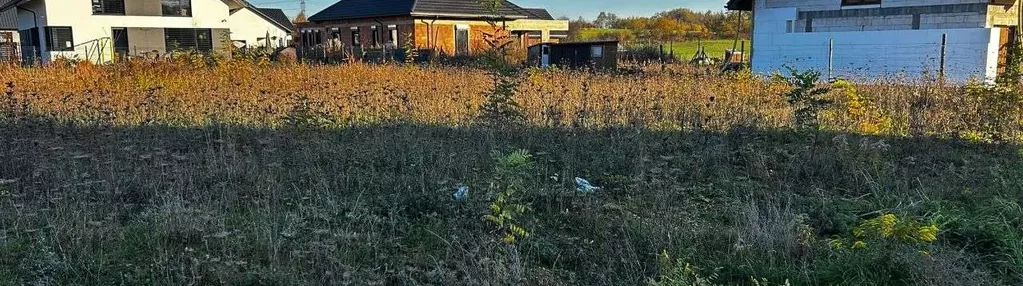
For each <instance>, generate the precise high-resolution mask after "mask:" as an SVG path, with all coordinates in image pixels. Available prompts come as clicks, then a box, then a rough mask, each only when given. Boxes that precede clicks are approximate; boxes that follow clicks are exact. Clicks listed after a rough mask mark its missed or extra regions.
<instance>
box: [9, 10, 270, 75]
mask: <svg viewBox="0 0 1023 286" xmlns="http://www.w3.org/2000/svg"><path fill="white" fill-rule="evenodd" d="M3 2H6V3H3ZM0 3H3V4H0V12H4V11H8V10H16V11H17V17H18V21H17V22H18V29H19V30H20V34H21V42H22V43H21V46H22V55H23V58H24V59H26V60H29V61H35V60H39V61H41V62H49V61H52V60H54V59H56V58H61V57H63V58H74V59H81V60H89V61H93V62H98V63H105V62H110V61H112V60H115V59H117V58H119V57H123V56H140V57H156V56H160V55H163V54H166V53H168V52H170V51H179V50H195V51H199V52H203V53H216V54H221V55H230V44H231V40H232V34H231V30H232V29H231V28H232V26H235V27H238V28H236V29H239V30H243V31H244V32H245V33H249V31H260V32H263V34H264V35H265V34H266V33H267V32H268V31H267V30H265V29H263V28H264V27H265V26H266V25H267V22H271V21H272V22H273V23H275V24H280V23H276V21H275V20H270V19H268V17H267V18H264V17H260V19H262V20H259V21H256V20H252V19H247V20H239V21H234V22H232V21H231V20H232V19H231V18H232V11H242V10H245V9H255V8H254V7H252V5H250V4H249V3H248V2H246V1H244V0H0ZM257 14H258V15H262V14H261V13H257ZM239 19H242V18H241V17H239ZM245 21H250V23H249V24H248V25H246V24H245ZM280 25H282V26H283V24H280ZM247 27H248V29H246V28H247ZM275 33H276V32H275Z"/></svg>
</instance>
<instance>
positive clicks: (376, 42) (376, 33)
mask: <svg viewBox="0 0 1023 286" xmlns="http://www.w3.org/2000/svg"><path fill="white" fill-rule="evenodd" d="M373 46H374V47H377V46H380V29H378V28H377V26H373Z"/></svg>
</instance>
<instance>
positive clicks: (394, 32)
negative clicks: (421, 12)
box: [387, 25, 398, 47]
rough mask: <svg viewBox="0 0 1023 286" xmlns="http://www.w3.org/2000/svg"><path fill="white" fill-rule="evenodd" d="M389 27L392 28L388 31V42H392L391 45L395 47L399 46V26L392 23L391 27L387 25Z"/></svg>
mask: <svg viewBox="0 0 1023 286" xmlns="http://www.w3.org/2000/svg"><path fill="white" fill-rule="evenodd" d="M387 29H389V30H390V31H389V33H388V39H387V42H389V43H391V45H394V46H395V47H397V46H398V26H394V25H391V26H390V27H387Z"/></svg>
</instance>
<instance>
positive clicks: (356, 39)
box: [352, 28, 362, 46]
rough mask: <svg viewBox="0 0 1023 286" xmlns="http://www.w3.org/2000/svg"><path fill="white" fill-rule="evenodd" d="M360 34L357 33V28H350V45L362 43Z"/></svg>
mask: <svg viewBox="0 0 1023 286" xmlns="http://www.w3.org/2000/svg"><path fill="white" fill-rule="evenodd" d="M361 39H362V37H361V35H359V28H352V46H359V45H362V41H360V40H361Z"/></svg>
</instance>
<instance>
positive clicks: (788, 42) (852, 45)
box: [752, 8, 998, 81]
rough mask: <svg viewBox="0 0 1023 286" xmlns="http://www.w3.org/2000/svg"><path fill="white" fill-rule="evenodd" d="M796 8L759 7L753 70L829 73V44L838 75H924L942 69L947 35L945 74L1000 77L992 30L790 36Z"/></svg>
mask: <svg viewBox="0 0 1023 286" xmlns="http://www.w3.org/2000/svg"><path fill="white" fill-rule="evenodd" d="M796 14H797V10H796V9H795V8H775V9H758V10H757V11H756V15H755V22H756V23H755V28H754V34H753V45H754V46H753V60H752V65H753V69H754V70H755V71H758V72H763V73H771V72H774V71H779V70H780V71H785V70H786V67H787V66H788V67H794V68H797V69H800V70H808V69H813V70H818V71H821V72H822V73H824V74H827V72H828V62H829V53H828V51H829V40H832V39H833V40H834V50H833V54H832V57H831V62H832V67H833V71H834V73H833V76H838V77H846V78H859V79H862V78H871V77H877V76H896V75H899V74H905V75H908V76H920V75H921V74H922V73H925V72H931V73H935V74H936V73H937V71H938V70H940V58H941V41H942V35H943V34H945V35H947V44H946V56H945V62H946V64H945V74H946V76H947V78H948V79H950V80H956V81H965V80H967V79H969V78H971V77H978V78H984V79H992V78H994V77H995V75H996V73H997V68H996V64H995V63H996V62H997V55H998V48H997V42H996V41H993V40H992V39H997V34H996V33H997V31H994V30H993V29H987V28H970V29H933V30H892V31H853V32H813V33H787V32H786V25H787V21H789V20H795V19H796Z"/></svg>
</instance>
